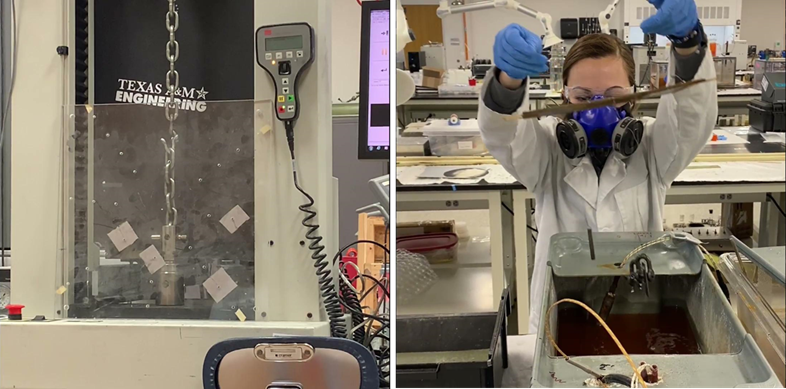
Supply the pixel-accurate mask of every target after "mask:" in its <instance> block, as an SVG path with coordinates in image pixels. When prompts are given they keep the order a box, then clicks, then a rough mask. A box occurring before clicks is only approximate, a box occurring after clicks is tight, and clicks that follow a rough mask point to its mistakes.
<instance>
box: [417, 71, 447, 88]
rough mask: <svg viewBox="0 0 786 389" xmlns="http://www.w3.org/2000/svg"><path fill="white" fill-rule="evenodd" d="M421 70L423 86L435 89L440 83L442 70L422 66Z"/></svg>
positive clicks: (443, 72)
mask: <svg viewBox="0 0 786 389" xmlns="http://www.w3.org/2000/svg"><path fill="white" fill-rule="evenodd" d="M421 70H422V71H423V82H422V83H421V85H422V86H423V87H426V88H434V89H437V88H439V86H440V85H442V76H443V75H444V74H445V71H444V70H442V69H436V68H430V67H424V68H423V69H421Z"/></svg>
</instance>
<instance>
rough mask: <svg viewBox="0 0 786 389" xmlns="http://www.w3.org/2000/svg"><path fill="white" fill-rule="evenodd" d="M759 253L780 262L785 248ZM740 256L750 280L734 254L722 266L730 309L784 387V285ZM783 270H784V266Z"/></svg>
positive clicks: (724, 258) (785, 368) (727, 254)
mask: <svg viewBox="0 0 786 389" xmlns="http://www.w3.org/2000/svg"><path fill="white" fill-rule="evenodd" d="M757 250H758V251H759V252H760V253H762V254H766V253H767V252H768V251H771V252H772V253H773V255H772V256H773V257H776V258H781V259H782V258H783V254H784V253H783V248H782V247H780V248H778V247H772V248H764V249H757ZM777 250H780V251H777ZM740 255H741V256H742V261H743V263H742V266H743V267H744V269H745V273H746V274H747V276H746V275H744V274H743V272H742V271H741V267H740V263H739V261H737V257H736V254H735V253H726V254H723V255H721V260H720V263H719V270H720V271H721V273H722V274H723V278H724V279H725V280H726V284H727V286H728V288H729V295H730V296H729V297H730V300H731V301H730V302H731V306H732V308H733V309H734V311H736V313H737V317H739V319H740V321H741V322H742V325H743V327H745V329H746V330H747V331H748V333H750V334H751V336H752V337H753V339H754V340H755V341H756V343H757V344H758V345H759V348H760V349H761V351H762V353H763V354H764V357H765V359H767V361H768V362H769V363H770V366H772V369H773V370H774V371H775V374H776V375H777V376H778V379H779V380H780V381H781V384H784V385H786V355H785V354H784V353H786V332H784V328H783V327H781V325H782V323H783V322H784V320H786V300H784V296H786V289H785V288H784V284H783V282H782V281H779V280H777V279H776V278H775V277H774V276H773V275H772V274H771V273H770V272H768V271H767V270H766V269H765V268H764V267H762V266H761V265H760V264H759V263H758V262H757V261H752V260H751V259H749V258H747V257H746V256H744V255H743V254H740ZM780 266H781V267H782V266H783V265H782V262H781V265H780ZM781 271H783V269H781ZM754 289H755V290H754ZM762 299H763V300H764V301H766V303H765V302H764V301H762ZM765 304H767V305H769V307H770V308H771V309H772V311H770V310H769V309H767V307H766V306H765Z"/></svg>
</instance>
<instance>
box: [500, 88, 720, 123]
mask: <svg viewBox="0 0 786 389" xmlns="http://www.w3.org/2000/svg"><path fill="white" fill-rule="evenodd" d="M714 80H715V79H714V78H711V79H701V80H693V81H688V82H684V83H681V84H675V85H672V86H667V87H665V88H660V89H654V90H649V91H644V92H638V93H632V94H629V95H625V96H620V97H610V98H606V99H603V100H598V101H590V102H589V103H582V104H562V105H558V106H555V107H549V108H544V109H538V110H535V111H527V112H524V113H522V114H521V116H516V115H510V116H507V117H505V120H509V121H511V120H519V119H533V118H539V117H542V116H564V115H566V114H569V113H573V112H579V111H585V110H588V109H593V108H600V107H607V106H611V105H619V104H625V103H633V102H636V101H639V100H644V99H647V98H654V97H660V96H663V95H668V94H672V93H676V92H679V91H681V90H683V89H687V88H690V87H692V86H694V85H699V84H703V83H705V82H708V81H714Z"/></svg>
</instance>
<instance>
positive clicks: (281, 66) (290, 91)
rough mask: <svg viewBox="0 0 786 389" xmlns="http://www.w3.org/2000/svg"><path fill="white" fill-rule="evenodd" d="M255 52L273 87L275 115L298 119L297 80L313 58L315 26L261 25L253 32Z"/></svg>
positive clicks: (292, 24) (304, 24)
mask: <svg viewBox="0 0 786 389" xmlns="http://www.w3.org/2000/svg"><path fill="white" fill-rule="evenodd" d="M256 51H257V63H258V64H259V66H261V67H262V68H263V69H265V71H266V72H267V73H268V74H269V75H270V77H271V78H272V79H273V83H274V84H275V87H276V117H277V118H278V120H281V121H282V122H283V121H295V120H297V118H298V115H299V114H300V98H299V95H298V80H299V79H300V76H301V75H302V74H303V73H304V72H305V70H306V69H308V67H309V66H310V65H311V63H312V62H313V61H314V29H312V28H311V26H310V25H308V23H291V24H277V25H270V26H262V27H260V28H259V29H257V32H256Z"/></svg>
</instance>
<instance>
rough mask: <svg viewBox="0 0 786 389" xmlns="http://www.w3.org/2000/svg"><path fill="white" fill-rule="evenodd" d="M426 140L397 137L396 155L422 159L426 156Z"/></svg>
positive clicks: (414, 137)
mask: <svg viewBox="0 0 786 389" xmlns="http://www.w3.org/2000/svg"><path fill="white" fill-rule="evenodd" d="M427 149H428V138H426V137H425V136H399V137H397V138H396V155H400V156H402V157H422V156H424V155H428V152H427Z"/></svg>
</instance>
